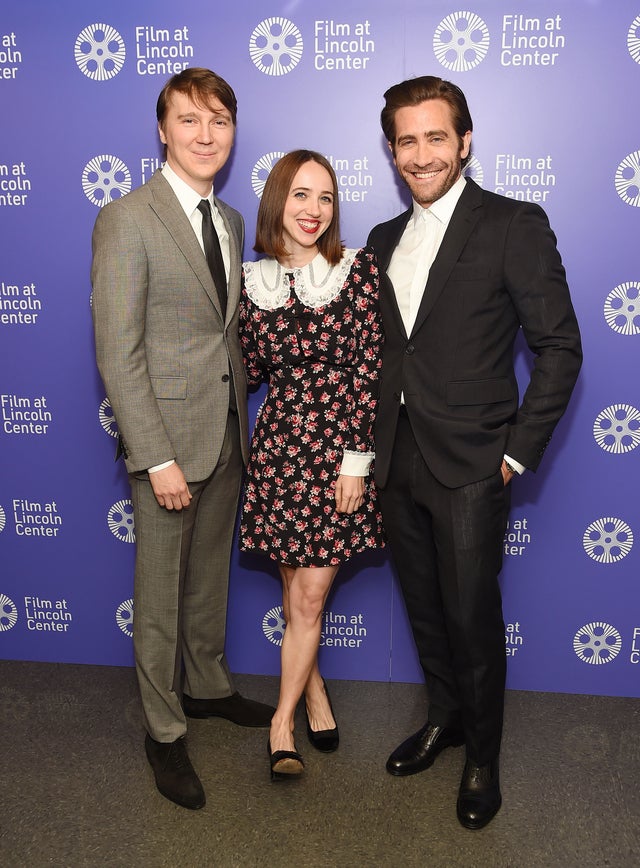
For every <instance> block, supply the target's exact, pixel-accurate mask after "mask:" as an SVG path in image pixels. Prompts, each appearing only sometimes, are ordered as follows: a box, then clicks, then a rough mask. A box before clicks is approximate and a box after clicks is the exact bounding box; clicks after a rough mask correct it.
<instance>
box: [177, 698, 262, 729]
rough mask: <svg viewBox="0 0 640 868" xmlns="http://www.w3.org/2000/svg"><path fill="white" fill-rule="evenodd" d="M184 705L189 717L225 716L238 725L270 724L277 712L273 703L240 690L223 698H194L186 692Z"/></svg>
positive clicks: (183, 699)
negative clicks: (241, 694)
mask: <svg viewBox="0 0 640 868" xmlns="http://www.w3.org/2000/svg"><path fill="white" fill-rule="evenodd" d="M182 705H183V708H184V713H185V714H186V715H187V717H224V718H225V719H226V720H230V721H231V722H232V723H237V724H238V726H270V725H271V718H272V717H273V715H274V714H275V708H274V707H273V706H272V705H265V704H264V703H263V702H256V701H255V700H253V699H245V698H244V696H240V694H239V693H238V692H236V693H232V694H231V696H224V697H223V698H222V699H192V698H191V697H190V696H187V694H186V693H185V694H184V696H183V697H182Z"/></svg>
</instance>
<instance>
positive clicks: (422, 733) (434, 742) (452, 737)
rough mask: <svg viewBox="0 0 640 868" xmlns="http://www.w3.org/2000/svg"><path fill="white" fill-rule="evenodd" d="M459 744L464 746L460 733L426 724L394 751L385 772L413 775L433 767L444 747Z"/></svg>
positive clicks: (444, 727)
mask: <svg viewBox="0 0 640 868" xmlns="http://www.w3.org/2000/svg"><path fill="white" fill-rule="evenodd" d="M461 744H464V734H463V733H462V731H460V730H457V729H450V728H449V727H446V726H433V724H431V723H426V724H425V725H424V726H423V727H422V729H420V730H418V732H416V733H415V735H410V736H409V738H408V739H406V740H405V741H403V742H402V744H401V745H400V746H399V747H397V748H396V749H395V750H394V752H393V753H392V754H391V756H390V757H389V759H388V760H387V771H388V772H389V774H391V775H415V774H416V772H422V771H424V770H425V769H428V768H429V766H431V765H433V761H434V760H435V758H436V757H437V756H438V754H439V753H441V752H442V751H443V750H444V749H445V748H446V747H458V746H459V745H461Z"/></svg>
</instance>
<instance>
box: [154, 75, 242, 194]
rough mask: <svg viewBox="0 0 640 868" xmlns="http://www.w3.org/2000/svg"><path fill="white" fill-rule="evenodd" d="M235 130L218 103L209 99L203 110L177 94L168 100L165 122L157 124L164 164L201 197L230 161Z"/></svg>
mask: <svg viewBox="0 0 640 868" xmlns="http://www.w3.org/2000/svg"><path fill="white" fill-rule="evenodd" d="M235 131H236V130H235V126H234V124H233V121H232V120H231V113H230V112H229V111H228V109H226V108H225V107H224V106H223V105H222V103H221V102H219V100H217V99H215V98H212V99H211V101H210V103H209V104H208V105H207V106H206V107H204V106H200V105H197V104H196V103H194V102H192V101H191V99H190V98H189V97H188V96H187V95H186V94H183V93H177V92H174V93H172V94H171V96H170V97H169V102H168V106H167V113H166V115H165V117H164V121H163V122H162V125H161V124H158V132H159V133H160V141H161V142H162V143H163V144H165V145H166V146H167V163H168V164H169V165H170V166H171V168H172V169H173V171H174V172H175V173H176V175H178V177H179V178H182V180H183V181H184V182H185V183H187V184H188V185H189V186H190V187H192V188H193V189H194V190H196V192H198V193H200V195H201V196H203V197H204V196H207V195H208V193H209V191H210V190H211V185H212V183H213V179H214V178H215V176H216V173H217V172H218V171H219V170H220V169H221V168H222V167H223V166H224V164H225V163H226V162H227V160H228V158H229V154H230V153H231V147H232V145H233V138H234V135H235Z"/></svg>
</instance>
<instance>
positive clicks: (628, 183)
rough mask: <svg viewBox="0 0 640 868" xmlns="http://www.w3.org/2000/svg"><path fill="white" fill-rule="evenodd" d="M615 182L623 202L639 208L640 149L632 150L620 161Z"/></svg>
mask: <svg viewBox="0 0 640 868" xmlns="http://www.w3.org/2000/svg"><path fill="white" fill-rule="evenodd" d="M615 184H616V190H617V191H618V196H620V198H621V199H622V201H623V202H626V203H627V205H633V206H634V207H635V208H640V151H634V152H633V153H632V154H629V156H628V157H625V158H624V160H623V161H622V162H621V163H620V165H619V166H618V168H617V169H616V178H615Z"/></svg>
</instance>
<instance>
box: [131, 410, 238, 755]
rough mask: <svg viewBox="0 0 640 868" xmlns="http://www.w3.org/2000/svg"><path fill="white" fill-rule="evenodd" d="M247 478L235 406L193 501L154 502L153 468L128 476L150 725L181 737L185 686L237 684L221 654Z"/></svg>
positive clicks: (141, 672) (167, 737)
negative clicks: (167, 505) (174, 506)
mask: <svg viewBox="0 0 640 868" xmlns="http://www.w3.org/2000/svg"><path fill="white" fill-rule="evenodd" d="M241 480H242V458H241V451H240V435H239V431H238V420H237V417H236V416H233V415H232V414H230V415H229V420H228V423H227V429H226V433H225V438H224V444H223V447H222V452H221V454H220V459H219V461H218V464H217V466H216V468H215V470H214V471H213V473H212V474H211V476H209V477H208V478H207V479H205V480H203V481H202V482H195V483H194V482H190V483H189V490H190V491H191V494H192V495H193V498H192V500H191V503H190V505H189V507H188V508H187V509H183V510H180V511H175V510H172V511H170V510H167V509H164V508H162V507H160V506H159V505H158V502H157V501H156V499H155V496H154V494H153V490H152V488H151V484H150V482H149V481H148V479H147V478H142V477H136V476H132V477H130V482H131V493H132V500H133V507H134V518H135V527H136V571H135V586H134V617H133V639H134V648H135V658H136V671H137V675H138V684H139V687H140V695H141V699H142V707H143V711H144V717H145V725H146V727H147V730H148V731H149V734H150V735H151V736H152V738H154V739H156V741H164V742H169V741H175V739H177V738H180V737H181V736H183V735H184V734H185V732H186V729H187V724H186V719H185V715H184V712H183V710H182V705H181V695H182V686H181V682H182V675H183V673H182V669H183V664H184V691H185V693H187V694H188V695H189V696H192V697H194V698H198V699H209V698H210V699H215V698H219V697H222V696H229V695H230V694H231V693H232V692H233V686H232V681H231V675H230V673H229V669H228V667H227V663H226V659H225V657H224V641H225V625H226V616H227V592H228V586H229V559H230V555H231V544H232V539H233V531H234V526H235V516H236V509H237V505H238V498H239V495H240V483H241Z"/></svg>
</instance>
